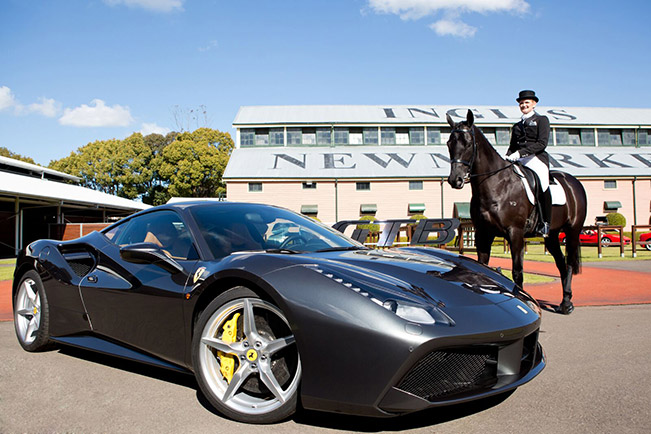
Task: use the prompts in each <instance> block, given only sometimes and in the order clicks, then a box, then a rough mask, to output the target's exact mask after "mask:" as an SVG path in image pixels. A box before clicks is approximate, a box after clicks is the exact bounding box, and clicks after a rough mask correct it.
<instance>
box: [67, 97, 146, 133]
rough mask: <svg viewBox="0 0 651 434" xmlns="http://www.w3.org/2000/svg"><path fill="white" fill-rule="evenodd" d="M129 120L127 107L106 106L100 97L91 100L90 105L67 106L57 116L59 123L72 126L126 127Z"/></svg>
mask: <svg viewBox="0 0 651 434" xmlns="http://www.w3.org/2000/svg"><path fill="white" fill-rule="evenodd" d="M131 122H133V118H132V117H131V112H130V110H129V107H122V106H120V105H117V104H116V105H114V106H107V105H106V104H105V103H104V101H102V100H101V99H94V100H92V101H91V102H90V105H86V104H82V105H80V106H79V107H75V108H73V109H70V108H67V109H65V110H64V112H63V116H61V117H60V118H59V123H60V124H61V125H70V126H73V127H126V126H127V125H129V124H130V123H131Z"/></svg>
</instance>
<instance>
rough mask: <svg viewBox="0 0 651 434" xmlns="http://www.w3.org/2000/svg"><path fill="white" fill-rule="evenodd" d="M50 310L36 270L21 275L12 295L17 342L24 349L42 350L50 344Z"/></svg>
mask: <svg viewBox="0 0 651 434" xmlns="http://www.w3.org/2000/svg"><path fill="white" fill-rule="evenodd" d="M49 315H50V310H49V306H48V303H47V296H46V295H45V290H44V288H43V282H41V278H40V277H39V275H38V273H37V272H36V271H33V270H30V271H28V272H27V273H25V274H24V275H23V277H22V278H21V280H20V283H19V284H18V290H17V291H16V295H15V297H14V326H15V329H16V336H17V337H18V342H19V343H20V345H21V346H22V347H23V348H24V349H25V350H26V351H44V350H47V349H48V348H50V347H51V346H52V344H51V342H50V335H49V333H50V331H49Z"/></svg>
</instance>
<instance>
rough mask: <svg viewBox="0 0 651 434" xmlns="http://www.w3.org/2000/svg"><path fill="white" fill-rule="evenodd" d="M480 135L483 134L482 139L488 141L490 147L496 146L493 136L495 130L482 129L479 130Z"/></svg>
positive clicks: (495, 139) (495, 138) (494, 136)
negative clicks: (484, 138)
mask: <svg viewBox="0 0 651 434" xmlns="http://www.w3.org/2000/svg"><path fill="white" fill-rule="evenodd" d="M481 131H482V133H484V137H486V139H487V140H488V143H490V144H491V145H493V146H495V145H496V144H497V137H496V135H495V128H482V129H481Z"/></svg>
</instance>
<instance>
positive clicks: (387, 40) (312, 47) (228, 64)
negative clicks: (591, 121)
mask: <svg viewBox="0 0 651 434" xmlns="http://www.w3.org/2000/svg"><path fill="white" fill-rule="evenodd" d="M649 16H651V3H650V2H648V1H628V2H612V1H599V0H596V1H566V0H565V1H556V0H548V1H535V0H526V1H525V0H458V1H455V0H287V1H282V0H278V1H270V0H260V1H249V0H237V1H233V0H230V1H225V0H202V1H198V0H85V1H82V0H67V1H38V0H33V1H24V0H2V1H1V2H0V56H1V57H0V59H1V61H0V146H4V147H7V148H9V149H10V150H12V151H13V152H17V153H20V154H22V155H26V156H29V157H32V158H33V159H34V160H35V161H36V162H37V163H39V164H43V165H47V164H48V163H49V162H50V161H51V160H54V159H59V158H62V157H65V156H67V155H68V154H69V153H70V152H72V151H74V150H76V149H77V148H79V147H81V146H84V145H85V144H87V143H89V142H91V141H94V140H103V139H110V138H124V137H126V136H128V135H129V134H131V133H132V132H134V131H142V132H144V133H147V132H152V131H155V132H165V131H169V130H178V127H179V125H177V123H176V122H175V119H174V115H173V113H174V111H175V107H178V108H179V109H181V110H183V111H187V110H188V109H191V108H195V109H196V108H199V107H200V106H204V107H205V109H206V113H207V118H208V122H207V123H208V126H209V127H211V128H216V129H219V130H222V131H228V132H231V133H233V130H232V127H231V124H232V121H233V119H234V117H235V115H236V113H237V110H238V108H239V107H240V106H243V105H284V104H390V105H399V104H410V105H411V104H413V105H447V104H452V105H469V106H470V105H510V104H515V101H514V98H515V96H516V95H517V92H518V91H519V90H521V89H525V88H533V89H535V90H536V92H537V94H538V95H539V96H540V97H541V104H543V103H544V104H545V105H552V106H588V107H591V106H596V107H647V108H648V107H649V106H650V105H649V96H650V95H651V91H650V90H649V89H650V86H649V84H648V77H649V75H650V73H649V70H650V66H651V65H650V63H651V56H650V55H649V46H650V45H651V44H650V43H651V30H650V28H651V26H649V25H648V19H649ZM201 124H202V125H203V124H204V122H203V121H202V122H201ZM185 126H186V127H187V126H188V125H187V124H186V125H185ZM194 127H195V125H190V129H194Z"/></svg>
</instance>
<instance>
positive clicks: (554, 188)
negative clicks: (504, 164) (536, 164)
mask: <svg viewBox="0 0 651 434" xmlns="http://www.w3.org/2000/svg"><path fill="white" fill-rule="evenodd" d="M513 171H514V172H515V174H516V175H518V176H519V177H520V180H521V181H522V186H523V187H524V190H525V191H526V192H527V199H529V202H530V203H531V204H532V205H535V204H536V195H535V194H534V191H537V188H538V182H539V181H538V175H536V172H534V171H533V170H531V169H529V168H528V167H526V166H524V165H523V164H520V163H519V162H516V163H514V164H513ZM556 173H558V172H555V171H550V172H549V190H550V192H551V194H552V205H565V202H566V201H567V198H566V196H565V190H564V189H563V186H562V185H560V184H559V183H558V181H557V180H556V177H555V176H554V175H555V174H556Z"/></svg>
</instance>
